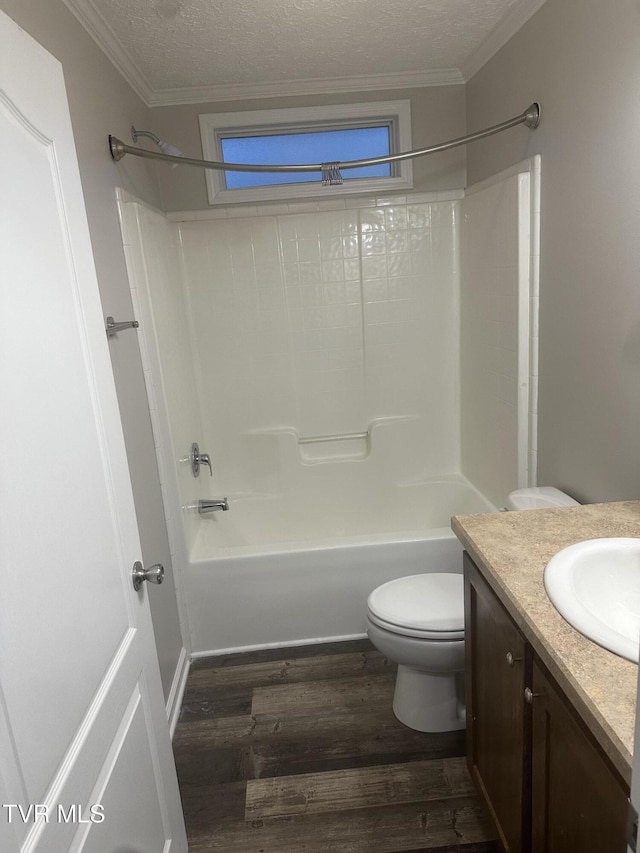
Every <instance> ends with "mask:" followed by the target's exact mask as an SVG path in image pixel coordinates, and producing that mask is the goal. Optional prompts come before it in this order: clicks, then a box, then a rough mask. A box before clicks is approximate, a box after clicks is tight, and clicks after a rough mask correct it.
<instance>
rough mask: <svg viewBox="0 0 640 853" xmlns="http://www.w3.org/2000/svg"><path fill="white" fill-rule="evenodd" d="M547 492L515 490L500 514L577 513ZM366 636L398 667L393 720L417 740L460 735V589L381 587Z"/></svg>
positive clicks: (446, 577)
mask: <svg viewBox="0 0 640 853" xmlns="http://www.w3.org/2000/svg"><path fill="white" fill-rule="evenodd" d="M578 505H579V504H578V502H577V501H575V500H574V499H573V498H571V497H569V495H566V494H565V493H564V492H561V491H560V490H559V489H556V488H554V487H552V486H538V487H533V488H528V489H517V490H516V491H514V492H511V493H510V494H509V497H508V498H507V502H506V507H505V508H506V509H508V510H529V509H549V508H552V507H567V506H578ZM367 634H368V635H369V639H370V640H371V642H372V643H373V645H374V646H375V647H376V648H377V649H378V650H379V651H380V652H382V654H383V655H385V657H387V658H389V660H391V661H393V662H394V663H397V664H398V673H397V676H396V686H395V692H394V696H393V712H394V714H395V715H396V717H397V718H398V719H399V720H400V722H401V723H404V725H405V726H408V727H409V728H411V729H416V730H417V731H420V732H448V731H455V730H456V729H462V728H464V727H465V702H464V582H463V576H462V574H453V573H451V572H447V573H443V572H440V573H438V572H434V573H428V574H421V575H410V576H408V577H404V578H396V579H395V580H392V581H388V583H384V584H382V585H381V586H379V587H377V588H376V589H374V590H373V592H372V593H371V594H370V595H369V598H368V600H367Z"/></svg>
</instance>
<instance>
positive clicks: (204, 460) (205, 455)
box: [200, 453, 213, 477]
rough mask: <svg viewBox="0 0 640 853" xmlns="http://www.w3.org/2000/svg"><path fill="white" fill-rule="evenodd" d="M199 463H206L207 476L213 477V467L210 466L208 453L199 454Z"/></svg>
mask: <svg viewBox="0 0 640 853" xmlns="http://www.w3.org/2000/svg"><path fill="white" fill-rule="evenodd" d="M200 464H201V465H207V466H208V468H209V476H210V477H213V468H212V467H211V459H209V454H208V453H201V454H200Z"/></svg>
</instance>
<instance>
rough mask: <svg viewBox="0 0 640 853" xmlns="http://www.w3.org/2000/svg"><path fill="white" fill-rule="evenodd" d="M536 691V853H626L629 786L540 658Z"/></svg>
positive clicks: (536, 672) (534, 701) (533, 798)
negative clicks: (573, 852)
mask: <svg viewBox="0 0 640 853" xmlns="http://www.w3.org/2000/svg"><path fill="white" fill-rule="evenodd" d="M532 690H533V703H532V710H533V714H532V716H533V727H532V750H533V753H532V755H533V762H532V803H533V808H532V839H533V845H532V850H533V853H543V851H544V853H566V852H567V851H569V850H576V851H580V853H625V851H626V849H627V845H626V841H625V826H626V819H627V798H628V796H629V789H628V787H627V786H626V785H625V783H624V781H623V779H622V778H621V777H620V776H619V775H618V773H617V771H616V770H615V768H614V767H613V765H611V763H610V762H609V760H608V758H607V757H606V756H604V755H603V753H602V751H601V749H600V747H599V746H598V745H597V744H596V742H595V740H594V738H593V736H592V735H591V732H589V731H588V729H587V728H586V726H585V724H584V723H583V721H582V720H581V719H580V718H579V717H578V716H577V714H576V712H575V710H574V709H573V708H572V707H571V705H569V703H568V702H567V699H566V698H565V697H564V695H563V693H562V692H561V690H560V688H559V687H558V686H557V684H556V683H555V681H554V680H553V678H552V677H551V676H550V675H549V674H548V673H547V672H546V671H545V669H544V667H543V666H542V665H541V664H539V663H538V662H537V661H536V660H534V663H533V687H532Z"/></svg>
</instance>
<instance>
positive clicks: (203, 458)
mask: <svg viewBox="0 0 640 853" xmlns="http://www.w3.org/2000/svg"><path fill="white" fill-rule="evenodd" d="M189 461H190V462H191V473H192V474H193V476H194V477H199V476H200V466H201V465H207V466H208V468H209V475H210V476H211V477H213V468H212V467H211V459H210V458H209V454H208V453H200V448H199V447H198V445H197V444H196V442H195V441H194V442H193V444H192V445H191V454H190V456H189Z"/></svg>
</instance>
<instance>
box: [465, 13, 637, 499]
mask: <svg viewBox="0 0 640 853" xmlns="http://www.w3.org/2000/svg"><path fill="white" fill-rule="evenodd" d="M639 84H640V5H639V4H638V2H637V0H618V2H616V3H603V2H601V0H547V3H546V4H545V5H544V6H543V7H542V8H541V9H540V11H539V12H538V13H537V14H536V15H535V16H534V17H533V18H532V19H531V20H530V21H529V22H528V23H527V24H526V25H525V26H524V27H523V28H522V29H521V30H520V32H519V33H517V34H516V36H515V37H514V38H512V39H511V41H509V42H508V44H507V45H505V47H503V48H502V50H501V51H500V52H499V53H498V54H497V55H496V56H495V57H494V58H493V59H492V60H491V61H490V62H489V63H488V64H487V65H485V66H484V68H482V69H481V70H480V71H479V72H478V73H477V74H476V75H475V77H474V78H473V79H472V80H471V81H470V82H469V84H468V86H467V115H468V127H469V130H475V129H478V128H480V127H482V126H485V125H488V124H492V123H493V122H495V121H498V120H500V119H501V118H502V117H504V116H508V115H511V114H513V113H514V112H518V111H519V110H522V109H524V108H525V107H526V106H527V104H528V103H529V102H531V101H533V100H538V101H539V102H540V103H541V106H542V122H541V124H540V127H539V128H538V130H536V131H535V132H534V133H528V132H527V131H526V130H525V129H522V128H518V129H516V130H514V131H511V132H509V133H506V134H503V135H501V136H497V137H493V138H491V139H490V140H487V141H483V142H480V143H477V144H475V145H473V146H469V150H468V152H467V157H468V175H469V183H470V184H472V183H474V182H476V181H478V180H480V179H482V178H484V177H486V176H488V175H491V174H493V173H495V172H498V171H499V170H501V169H504V168H505V167H506V166H508V165H510V164H513V163H516V162H518V161H520V160H522V159H523V158H524V157H526V156H529V155H531V154H534V153H540V154H541V155H542V212H541V229H542V231H541V269H540V422H539V474H538V482H539V483H541V484H548V485H555V486H558V487H559V488H562V489H565V490H566V491H568V492H570V493H571V494H573V495H574V496H575V497H576V498H577V499H579V500H583V501H607V500H620V499H631V498H637V497H638V495H639V494H640V429H639V427H640V202H639V201H638V199H639V198H640V154H639V151H640V109H639V107H638V91H639Z"/></svg>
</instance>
